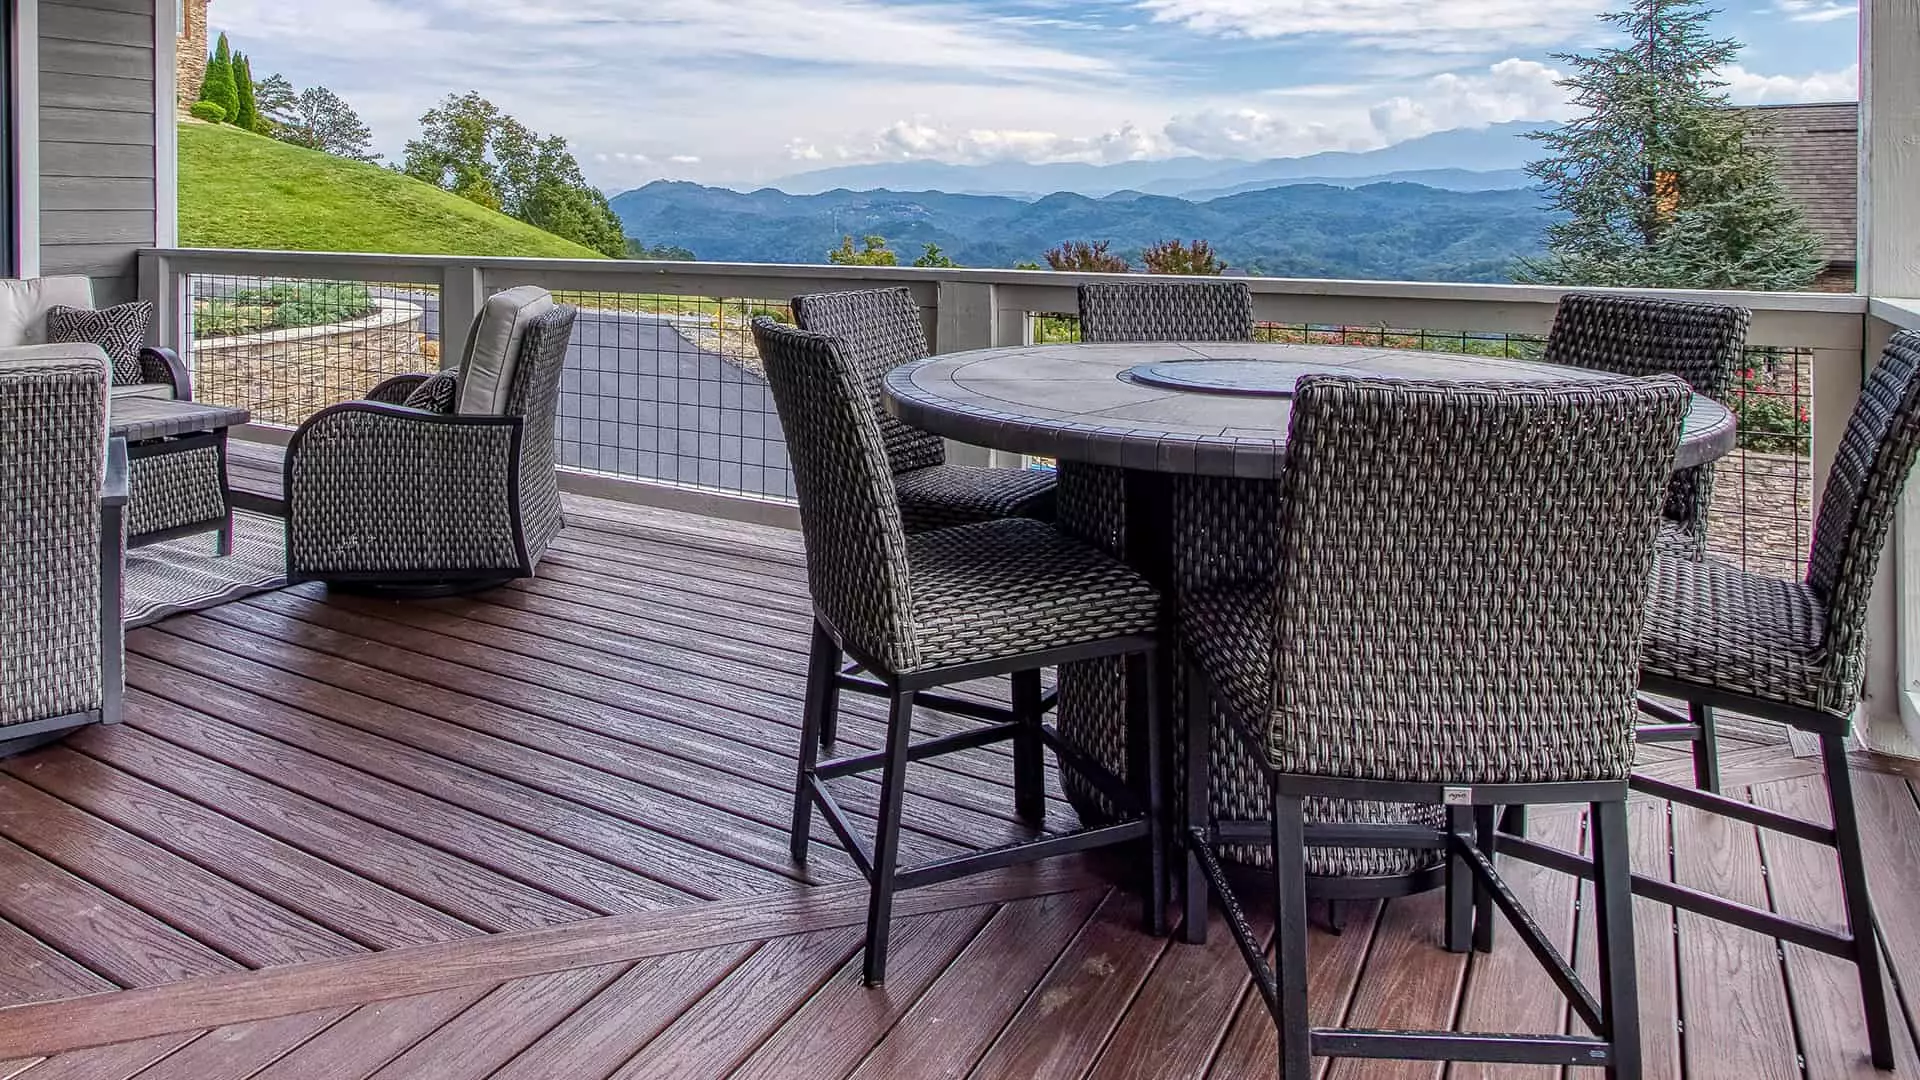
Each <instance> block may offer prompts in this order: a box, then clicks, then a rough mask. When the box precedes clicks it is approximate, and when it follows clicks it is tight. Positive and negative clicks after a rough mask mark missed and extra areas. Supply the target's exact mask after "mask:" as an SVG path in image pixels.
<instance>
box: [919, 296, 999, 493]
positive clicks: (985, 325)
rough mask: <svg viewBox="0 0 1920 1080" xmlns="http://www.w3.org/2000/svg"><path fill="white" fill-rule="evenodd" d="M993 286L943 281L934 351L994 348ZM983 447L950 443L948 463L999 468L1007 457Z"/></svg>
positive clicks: (948, 445) (939, 298) (936, 322)
mask: <svg viewBox="0 0 1920 1080" xmlns="http://www.w3.org/2000/svg"><path fill="white" fill-rule="evenodd" d="M993 293H994V288H993V286H992V285H988V284H983V283H980V282H974V281H942V282H940V285H939V289H938V290H937V292H936V294H935V295H936V297H937V299H936V301H935V303H936V304H937V305H938V307H937V309H936V310H935V312H934V319H933V324H934V332H933V351H934V352H936V353H951V352H964V351H966V350H968V349H986V348H991V347H992V346H993V345H995V344H996V342H995V341H994V339H993V299H994V298H993ZM1004 456H1006V455H1002V454H999V453H996V452H994V451H991V450H988V449H986V448H985V447H982V446H969V445H967V444H966V443H961V442H954V441H953V440H952V439H948V440H947V460H948V461H950V462H953V463H954V464H955V465H998V464H1001V463H1000V462H999V461H998V460H996V459H997V458H1000V457H1004Z"/></svg>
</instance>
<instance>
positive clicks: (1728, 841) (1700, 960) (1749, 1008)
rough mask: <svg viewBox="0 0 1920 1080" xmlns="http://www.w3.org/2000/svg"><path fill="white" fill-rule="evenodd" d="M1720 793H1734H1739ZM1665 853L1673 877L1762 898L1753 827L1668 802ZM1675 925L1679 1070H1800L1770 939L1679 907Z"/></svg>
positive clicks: (1743, 897) (1757, 1077) (1730, 894)
mask: <svg viewBox="0 0 1920 1080" xmlns="http://www.w3.org/2000/svg"><path fill="white" fill-rule="evenodd" d="M1728 794H1729V795H1730V796H1731V797H1735V798H1740V797H1744V795H1745V792H1744V791H1741V790H1738V789H1735V790H1733V791H1730V792H1728ZM1673 856H1674V859H1673V865H1674V880H1675V881H1676V882H1677V883H1679V884H1681V885H1684V886H1687V887H1689V888H1694V889H1700V890H1703V891H1706V892H1710V893H1713V894H1715V895H1717V896H1724V897H1726V898H1727V899H1729V900H1734V901H1738V902H1740V903H1744V904H1749V905H1752V906H1756V907H1762V908H1764V907H1766V904H1767V897H1766V888H1765V885H1764V883H1763V879H1762V876H1761V869H1760V847H1759V839H1758V837H1757V836H1756V835H1755V831H1754V829H1753V827H1752V826H1750V825H1745V824H1742V823H1740V822H1736V821H1731V820H1729V819H1727V818H1724V817H1721V816H1719V815H1717V814H1709V813H1706V812H1704V811H1700V810H1695V809H1692V808H1690V807H1686V806H1679V805H1675V806H1674V807H1673ZM1679 925H1680V995H1681V996H1680V1003H1681V1017H1682V1019H1683V1020H1684V1021H1685V1025H1686V1026H1685V1031H1686V1039H1685V1043H1686V1046H1685V1049H1686V1056H1687V1074H1688V1075H1689V1076H1738V1077H1742V1078H1750V1080H1775V1078H1778V1080H1789V1078H1793V1077H1798V1076H1800V1065H1799V1062H1798V1060H1797V1059H1796V1055H1795V1049H1794V1045H1793V1038H1792V1035H1791V1032H1792V1031H1793V1017H1792V1015H1791V1013H1790V1011H1789V1006H1788V1004H1787V992H1786V986H1785V984H1784V982H1783V980H1782V976H1781V971H1780V959H1779V956H1778V953H1777V950H1776V946H1775V944H1774V942H1773V941H1772V940H1771V939H1769V938H1765V937H1762V936H1761V935H1759V934H1756V933H1754V932H1752V931H1750V930H1742V929H1738V928H1736V927H1733V926H1729V925H1727V924H1725V923H1721V922H1717V921H1715V920H1712V919H1708V918H1705V917H1704V916H1700V915H1695V914H1692V913H1691V912H1686V911H1682V912H1680V913H1679Z"/></svg>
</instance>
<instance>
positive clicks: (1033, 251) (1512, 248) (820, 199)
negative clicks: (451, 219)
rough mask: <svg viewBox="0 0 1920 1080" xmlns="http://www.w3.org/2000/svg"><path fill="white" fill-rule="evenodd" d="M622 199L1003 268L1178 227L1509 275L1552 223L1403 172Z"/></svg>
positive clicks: (1367, 266)
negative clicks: (1205, 188) (1105, 189)
mask: <svg viewBox="0 0 1920 1080" xmlns="http://www.w3.org/2000/svg"><path fill="white" fill-rule="evenodd" d="M1316 157H1322V158H1324V157H1325V155H1316ZM1301 160H1305V159H1301ZM1214 164H1216V165H1217V164H1219V163H1217V162H1216V163H1214ZM1319 164H1320V165H1321V166H1322V167H1324V166H1325V165H1327V164H1328V163H1327V162H1325V161H1324V160H1323V161H1322V162H1320V163H1319ZM1218 180H1219V178H1218V177H1217V176H1216V178H1215V179H1214V180H1210V181H1208V182H1209V183H1216V182H1218ZM1238 182H1240V183H1247V182H1250V181H1246V180H1241V181H1238ZM613 209H614V212H615V213H617V214H618V215H619V216H620V219H621V221H622V222H623V223H624V224H625V226H626V231H627V234H628V235H629V236H632V237H635V238H637V239H639V240H642V241H644V242H645V243H647V244H651V245H663V244H671V245H676V246H679V247H684V248H687V249H689V250H691V251H692V252H693V253H694V254H695V255H696V256H698V257H699V258H702V259H711V260H724V261H739V262H775V263H819V262H824V261H825V260H826V255H827V252H828V251H829V250H830V249H832V248H834V247H837V246H838V245H839V242H840V238H841V237H843V236H856V237H859V236H869V235H878V236H883V237H885V238H886V239H887V240H888V242H889V244H890V245H891V247H892V249H893V250H894V251H895V252H896V253H898V255H899V258H900V261H901V262H902V263H906V262H909V261H911V260H912V259H913V258H914V257H915V256H916V255H918V254H919V253H920V251H921V250H922V249H923V247H924V245H926V244H937V245H939V247H940V248H941V249H942V250H943V251H944V252H945V253H946V254H947V255H948V256H949V257H951V258H952V259H954V260H955V261H956V262H958V263H959V264H960V265H963V266H1002V267H1008V266H1013V265H1015V264H1016V263H1021V262H1039V261H1040V260H1041V258H1042V255H1043V253H1044V252H1045V251H1046V250H1047V249H1048V248H1050V247H1053V246H1055V245H1057V244H1059V243H1061V242H1062V241H1067V240H1089V241H1100V240H1107V241H1111V243H1112V250H1113V251H1114V252H1115V253H1117V254H1121V255H1124V256H1126V257H1127V258H1129V259H1131V260H1135V261H1136V263H1137V259H1138V255H1139V252H1140V250H1141V249H1142V248H1144V247H1146V246H1148V245H1150V244H1153V243H1157V242H1159V241H1162V240H1167V239H1172V238H1179V239H1182V240H1196V239H1202V240H1206V241H1208V242H1209V243H1211V244H1212V245H1213V247H1214V249H1215V250H1216V251H1218V252H1219V253H1220V255H1221V257H1222V258H1223V259H1225V260H1226V261H1227V263H1228V264H1229V265H1230V266H1231V267H1233V268H1234V269H1236V270H1239V271H1243V272H1246V273H1253V274H1265V275H1277V276H1288V277H1350V278H1375V279H1395V280H1426V281H1440V280H1446V281H1506V280H1509V279H1510V275H1511V272H1512V267H1513V263H1514V260H1515V259H1516V258H1518V257H1521V256H1526V255H1531V254H1535V253H1537V252H1538V251H1539V250H1540V241H1541V233H1542V230H1543V229H1544V227H1545V226H1546V224H1547V223H1548V222H1549V221H1550V220H1551V218H1550V215H1549V213H1548V211H1547V210H1546V209H1545V208H1544V207H1543V206H1542V205H1541V200H1540V195H1539V193H1538V192H1536V191H1533V190H1532V189H1524V188H1523V189H1507V190H1492V191H1446V190H1441V189H1438V188H1434V187H1428V186H1425V185H1421V184H1410V183H1371V184H1364V185H1362V186H1359V187H1344V186H1333V185H1329V184H1323V183H1285V182H1280V183H1278V184H1277V185H1276V186H1265V187H1261V188H1259V189H1257V190H1253V191H1244V192H1240V193H1237V194H1231V195H1224V196H1220V197H1217V198H1211V199H1184V198H1173V197H1169V196H1164V195H1156V194H1152V193H1148V192H1143V191H1137V190H1124V191H1118V192H1110V193H1108V194H1106V195H1105V196H1103V197H1100V198H1091V197H1088V196H1086V195H1080V194H1075V193H1072V192H1054V193H1052V194H1048V195H1045V196H1043V197H1040V198H1031V197H1022V198H1014V197H1010V196H1004V195H968V194H954V193H949V192H943V191H911V192H909V191H892V190H878V191H862V192H855V191H849V190H845V189H836V190H832V191H826V192H820V193H815V194H805V195H793V194H788V193H786V192H783V191H777V190H774V189H772V188H763V189H761V190H759V191H753V192H744V193H743V192H737V191H731V190H728V189H726V188H715V187H704V186H701V185H699V184H692V183H686V182H672V181H656V182H654V183H651V184H648V185H647V186H645V187H642V188H637V189H635V190H633V191H628V192H625V193H623V194H620V195H618V196H615V197H614V199H613Z"/></svg>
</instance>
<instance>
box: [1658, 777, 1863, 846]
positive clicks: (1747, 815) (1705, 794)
mask: <svg viewBox="0 0 1920 1080" xmlns="http://www.w3.org/2000/svg"><path fill="white" fill-rule="evenodd" d="M1627 786H1629V787H1631V788H1632V789H1633V790H1635V791H1637V792H1640V793H1641V794H1642V795H1652V796H1654V797H1655V798H1660V799H1665V800H1667V801H1668V802H1677V803H1680V804H1681V805H1683V806H1691V807H1693V808H1694V809H1696V810H1705V811H1707V812H1708V813H1712V814H1719V815H1721V816H1723V817H1730V818H1732V819H1734V820H1735V821H1743V822H1746V823H1747V824H1748V825H1757V826H1759V827H1760V828H1762V829H1772V830H1773V831H1774V832H1780V833H1785V834H1787V835H1788V836H1797V837H1799V838H1800V839H1802V840H1811V841H1813V842H1814V843H1816V844H1825V845H1827V846H1828V847H1833V846H1834V845H1836V844H1837V843H1839V838H1838V836H1836V835H1835V833H1834V831H1833V830H1832V829H1831V828H1829V827H1827V826H1825V825H1821V824H1819V823H1818V822H1813V821H1807V820H1805V819H1804V818H1797V817H1790V816H1788V815H1786V814H1782V813H1778V812H1776V811H1773V810H1768V809H1765V808H1764V807H1759V806H1755V805H1753V804H1752V803H1744V802H1741V801H1739V800H1738V799H1729V798H1727V797H1726V796H1725V795H1716V794H1714V793H1713V792H1711V791H1701V790H1700V789H1699V788H1693V787H1684V786H1682V785H1679V784H1670V783H1668V782H1666V781H1665V780H1655V779H1653V778H1652V777H1650V776H1639V775H1635V776H1634V777H1633V779H1631V780H1629V781H1628V782H1627Z"/></svg>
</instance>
